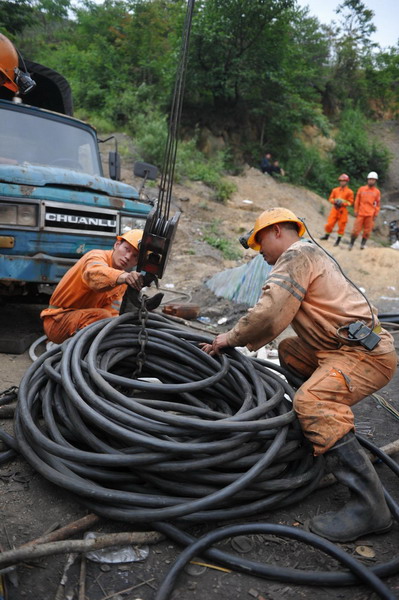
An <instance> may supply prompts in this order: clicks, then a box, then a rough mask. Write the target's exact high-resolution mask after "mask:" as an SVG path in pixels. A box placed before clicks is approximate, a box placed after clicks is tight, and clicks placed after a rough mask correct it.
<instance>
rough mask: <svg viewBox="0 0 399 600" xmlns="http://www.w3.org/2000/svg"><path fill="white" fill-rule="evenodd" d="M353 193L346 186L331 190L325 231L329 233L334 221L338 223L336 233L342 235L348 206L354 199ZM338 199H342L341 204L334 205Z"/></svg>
mask: <svg viewBox="0 0 399 600" xmlns="http://www.w3.org/2000/svg"><path fill="white" fill-rule="evenodd" d="M354 198H355V197H354V194H353V192H352V190H351V189H350V188H348V186H345V187H341V186H339V187H336V188H334V189H333V190H332V192H331V194H330V197H329V199H328V201H329V202H331V204H332V205H333V206H332V208H331V211H330V214H329V215H328V220H327V223H326V225H325V227H324V229H325V232H326V233H331V232H332V230H333V229H334V226H335V224H336V223H338V235H339V236H342V235H344V233H345V226H346V224H347V222H348V208H347V207H348V206H352V204H353V200H354ZM338 199H341V200H343V201H344V202H343V204H342V206H341V207H340V208H337V207H336V206H334V202H335V201H336V200H338Z"/></svg>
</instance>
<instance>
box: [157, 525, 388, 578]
mask: <svg viewBox="0 0 399 600" xmlns="http://www.w3.org/2000/svg"><path fill="white" fill-rule="evenodd" d="M153 527H154V528H155V529H156V530H157V531H159V532H161V533H163V534H164V535H165V536H167V537H168V538H169V539H171V540H173V541H174V542H176V543H177V544H180V545H181V546H189V545H190V544H193V543H194V542H196V541H197V539H196V538H195V537H194V536H192V535H190V534H189V533H187V532H186V531H183V530H181V529H179V528H178V527H176V526H175V525H172V524H171V523H164V522H162V523H160V522H156V523H153ZM204 556H205V557H206V558H207V559H209V560H212V561H215V562H216V563H217V564H219V565H222V566H223V567H226V568H229V569H232V570H235V571H239V572H241V573H244V574H246V575H253V576H257V577H263V578H264V579H270V580H274V581H280V582H282V583H293V584H299V585H311V586H312V585H313V586H346V585H356V584H357V583H359V582H358V579H357V578H356V577H355V576H354V575H352V574H351V573H346V572H338V571H310V570H306V571H303V570H301V569H297V568H295V569H294V568H292V567H278V566H275V565H268V564H264V563H258V562H256V561H253V560H249V559H247V558H245V557H243V556H235V555H234V554H229V553H228V552H224V551H223V550H219V549H218V548H211V549H208V550H206V551H204ZM370 569H371V571H373V573H374V574H375V575H377V577H390V576H391V575H395V574H396V573H397V572H398V571H399V558H398V557H396V558H394V559H392V560H390V561H389V562H386V563H381V564H380V565H375V566H371V567H370Z"/></svg>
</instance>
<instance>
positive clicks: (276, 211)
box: [248, 207, 306, 251]
mask: <svg viewBox="0 0 399 600" xmlns="http://www.w3.org/2000/svg"><path fill="white" fill-rule="evenodd" d="M284 222H294V223H297V224H298V235H299V236H303V234H304V233H305V231H306V228H305V225H304V224H303V223H302V221H300V220H299V219H298V217H297V216H296V215H294V213H293V212H292V211H290V210H288V208H282V207H278V208H270V209H269V210H265V211H264V212H263V213H262V214H261V215H259V217H258V218H257V219H256V221H255V226H254V229H253V232H252V233H251V235H250V236H249V238H248V246H249V247H250V248H252V250H257V251H259V250H260V244H259V243H258V242H257V240H256V236H257V234H258V233H259V231H261V230H262V229H265V228H266V227H269V225H274V224H275V223H284Z"/></svg>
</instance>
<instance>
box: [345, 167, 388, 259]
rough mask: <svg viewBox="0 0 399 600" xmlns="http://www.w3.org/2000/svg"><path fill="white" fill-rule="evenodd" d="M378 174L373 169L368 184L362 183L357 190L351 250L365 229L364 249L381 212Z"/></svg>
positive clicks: (368, 177) (361, 247) (362, 242)
mask: <svg viewBox="0 0 399 600" xmlns="http://www.w3.org/2000/svg"><path fill="white" fill-rule="evenodd" d="M377 181H378V174H377V173H376V172H375V171H371V172H370V173H369V174H368V175H367V185H362V187H360V188H359V189H358V190H357V194H356V200H355V206H354V208H355V217H356V221H355V224H354V226H353V230H352V235H351V243H350V246H349V250H352V248H353V246H354V243H355V241H356V238H357V236H358V235H359V233H360V232H361V231H362V230H363V237H362V241H361V244H360V250H364V247H365V245H366V242H367V240H368V239H369V237H370V234H371V232H372V231H373V227H374V220H375V218H376V216H377V215H378V213H379V212H380V202H381V193H380V190H379V189H378V188H377V187H376V184H377Z"/></svg>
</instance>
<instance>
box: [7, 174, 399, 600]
mask: <svg viewBox="0 0 399 600" xmlns="http://www.w3.org/2000/svg"><path fill="white" fill-rule="evenodd" d="M126 179H128V178H127V177H126ZM230 179H231V180H232V181H234V183H235V184H236V186H237V192H236V193H235V194H234V195H233V197H232V199H231V200H229V201H228V202H227V204H226V205H223V204H218V203H215V202H214V201H213V200H212V192H211V191H210V190H209V189H208V188H206V186H204V185H202V184H201V183H191V184H190V185H189V186H182V185H176V186H175V188H174V195H175V199H174V208H175V209H179V210H181V211H182V215H181V219H180V223H179V227H178V232H177V237H176V241H175V244H174V247H173V251H172V255H171V258H170V262H169V264H168V267H167V270H166V274H165V277H164V278H163V280H162V282H161V287H162V288H163V289H164V290H165V294H166V296H165V300H173V299H174V298H182V299H183V300H190V299H191V300H192V301H193V302H196V303H198V304H199V305H200V307H201V315H202V316H207V317H208V318H209V319H210V321H211V323H213V324H214V326H212V325H209V326H207V329H208V330H209V331H212V332H213V331H216V330H221V329H223V326H220V325H218V324H217V321H218V320H219V318H220V317H226V318H227V319H228V321H227V323H225V324H224V328H226V327H229V326H230V324H231V323H233V322H234V321H235V320H236V319H238V318H239V317H240V315H241V314H243V312H245V310H246V308H245V306H237V305H232V304H231V303H230V302H228V301H227V300H224V299H220V298H216V297H215V296H214V295H213V294H212V293H211V292H210V291H209V290H208V289H207V288H206V287H204V281H205V280H206V278H208V277H210V276H211V275H213V274H214V273H216V272H219V271H221V270H223V269H226V268H230V267H234V266H237V265H238V264H242V263H243V262H247V261H248V260H250V259H251V257H253V255H254V253H253V252H252V251H250V250H248V251H244V250H243V249H242V250H240V252H241V255H242V256H241V259H239V260H238V261H232V260H226V259H224V257H223V255H222V253H221V252H220V250H217V249H215V248H213V247H211V246H210V245H209V244H207V243H206V242H205V241H204V234H205V233H206V231H207V230H208V229H209V227H213V228H214V230H215V228H217V230H218V231H219V232H220V235H221V236H225V237H226V238H229V239H231V240H236V239H237V238H238V236H239V235H241V234H242V233H243V232H244V231H247V230H248V229H250V228H251V227H252V226H253V223H254V220H255V218H256V216H257V214H258V213H259V212H261V211H262V210H264V209H265V208H267V207H272V206H276V205H281V206H287V207H289V208H290V209H292V210H293V211H294V212H296V213H297V214H298V215H300V216H302V217H304V218H305V219H306V222H307V224H308V226H309V228H310V231H311V233H312V234H313V235H314V237H316V238H319V237H320V235H321V234H322V233H323V225H324V222H325V220H326V216H327V212H328V204H327V201H326V200H324V199H322V198H320V197H319V196H317V195H316V194H314V193H312V192H309V191H307V190H305V189H301V188H296V187H294V186H291V185H288V184H284V183H280V182H275V181H274V180H273V179H271V178H270V177H268V176H264V175H262V174H261V173H259V172H257V171H256V170H254V169H247V170H246V171H245V173H244V174H243V175H242V176H240V177H231V178H230ZM389 214H391V212H390V213H389ZM392 214H393V213H392ZM350 226H351V221H350V223H349V226H348V231H350ZM384 231H385V233H386V224H385V225H384V222H383V219H381V222H380V225H379V234H378V235H376V236H375V239H374V240H371V241H370V244H369V246H368V247H367V248H366V250H364V251H362V252H361V251H360V249H359V248H355V249H354V250H353V251H352V252H348V247H347V245H346V244H343V245H342V246H340V247H338V248H334V247H333V242H334V238H335V236H334V235H333V236H332V241H330V240H329V241H327V242H325V247H326V248H327V249H328V250H329V251H330V252H331V253H332V254H333V255H334V256H335V257H336V258H337V259H338V260H339V262H340V264H341V266H342V267H343V268H344V270H345V272H346V273H347V274H348V275H349V276H350V277H351V278H353V280H354V281H355V282H356V283H357V284H358V285H360V286H362V288H364V290H365V291H366V294H367V295H368V297H369V298H370V300H372V302H373V303H374V304H376V306H377V307H378V308H379V310H380V311H382V312H398V311H399V269H398V268H397V264H398V257H399V253H398V251H397V250H392V249H391V248H389V247H386V246H385V247H384V246H382V245H381V244H380V243H379V242H381V241H383V240H384V239H385V238H384V235H385V233H384ZM345 237H346V239H345V240H344V241H347V240H348V235H346V236H345ZM237 247H238V248H239V245H238V243H237ZM40 309H41V307H39V306H24V305H16V306H6V307H3V310H2V316H1V319H0V330H1V332H2V334H5V333H7V334H8V335H13V336H22V335H23V334H24V333H25V334H26V331H29V333H31V334H32V336H33V337H36V336H37V337H38V336H40V335H41V327H40V320H39V317H38V315H39V312H40ZM196 326H199V327H203V326H204V325H203V324H201V323H198V322H197V323H196ZM30 364H31V360H30V358H29V356H28V353H27V352H24V353H22V354H19V355H10V354H1V355H0V382H1V383H0V390H3V389H6V388H8V387H9V386H11V385H18V384H19V382H20V379H21V377H22V376H23V374H24V372H25V371H26V369H27V368H28V367H29V366H30ZM380 394H381V395H382V396H383V397H384V398H385V399H386V400H388V401H389V402H391V404H392V405H393V406H394V408H395V409H396V410H399V373H397V374H396V376H395V378H394V380H393V381H392V382H391V383H390V384H389V385H388V386H387V387H386V388H384V389H383V390H382V391H381V392H380ZM355 415H356V422H357V427H358V430H359V431H360V432H361V433H363V435H365V436H366V437H368V438H369V439H370V440H371V441H373V442H374V443H376V444H377V445H378V446H384V445H386V444H388V443H390V442H394V441H395V440H397V439H398V438H399V425H398V420H397V419H395V417H394V416H393V415H391V414H390V413H388V412H387V411H386V410H385V409H384V408H382V407H381V405H380V404H379V403H378V402H377V401H376V399H375V398H367V399H366V400H364V401H363V402H361V403H360V404H359V405H358V406H357V407H355ZM0 428H2V429H4V430H6V431H8V432H12V422H11V421H10V420H9V419H4V420H0ZM394 458H395V459H396V460H398V459H399V454H396V455H395V456H394ZM377 470H378V473H379V474H380V477H381V479H382V481H383V483H384V485H385V486H386V487H387V489H388V491H390V492H391V493H392V494H393V495H394V497H396V500H397V499H398V494H397V490H398V484H397V480H395V478H394V476H393V475H392V474H391V472H390V471H389V470H388V469H387V468H386V467H385V466H384V465H382V464H378V465H377ZM346 499H347V491H346V490H345V488H343V487H341V486H339V485H334V486H331V487H328V488H324V489H320V490H318V491H317V492H315V493H313V494H312V496H311V497H309V498H307V499H306V500H304V501H302V502H301V503H300V504H298V505H295V506H291V507H288V508H285V509H283V510H279V511H274V512H271V513H267V514H264V515H260V516H259V518H258V519H257V520H258V521H259V522H271V523H280V524H287V525H294V524H295V525H297V526H299V527H301V526H302V524H303V523H304V522H305V520H306V519H307V518H309V517H311V516H312V515H314V514H317V513H319V512H325V511H327V510H331V509H333V510H335V509H337V508H339V507H340V506H342V505H343V504H344V502H345V500H346ZM84 514H86V511H85V509H83V508H82V507H81V506H80V505H79V503H78V502H77V501H76V500H75V498H74V497H73V496H72V495H71V494H69V493H66V492H65V491H63V490H59V489H58V488H56V487H55V486H54V485H53V484H50V483H49V482H47V481H45V480H44V479H43V478H42V477H41V476H40V475H38V474H37V473H35V471H34V470H33V469H32V468H31V467H30V466H29V465H28V464H27V463H26V462H25V461H24V460H22V459H20V458H16V459H14V460H12V461H10V462H8V463H6V464H4V465H0V543H1V545H2V547H3V549H5V550H6V549H9V548H13V547H17V546H19V545H20V544H22V543H24V542H26V541H28V540H30V539H33V538H35V537H37V536H39V535H41V534H43V533H44V532H46V531H48V530H49V529H53V528H57V527H59V526H62V525H65V524H67V523H69V522H71V521H74V520H75V519H78V518H79V517H81V516H83V515H84ZM253 520H255V519H253ZM130 529H131V526H129V525H125V524H123V523H116V522H112V521H109V522H104V521H102V522H101V524H100V525H99V526H98V527H97V528H96V531H101V532H114V531H129V530H130ZM208 529H211V527H209V528H208V527H206V526H204V525H201V526H200V525H198V526H196V527H193V528H191V530H190V531H191V532H192V533H194V534H195V535H200V534H201V533H203V532H204V531H206V530H208ZM398 533H399V525H398V524H395V526H394V528H393V529H392V530H391V531H390V532H389V533H387V534H385V535H379V536H368V537H367V539H364V540H357V541H356V542H355V543H350V544H343V545H341V546H342V547H343V548H344V549H345V550H347V551H348V552H349V553H350V554H352V555H353V556H356V557H357V558H358V559H359V560H361V561H362V562H363V563H364V564H365V565H367V566H372V565H376V564H379V563H381V562H386V561H388V560H390V559H392V558H393V557H394V556H396V555H397V552H398ZM219 546H220V547H222V548H223V549H224V550H226V551H229V552H233V553H236V554H239V555H242V556H245V558H249V557H252V558H254V559H256V560H259V561H261V562H269V563H272V564H278V565H280V566H287V567H291V568H295V567H298V568H300V567H302V568H304V569H307V570H311V569H315V570H316V569H331V570H337V569H339V566H338V565H337V563H336V562H335V561H334V560H333V559H330V558H328V557H326V556H325V555H323V554H321V553H320V552H319V551H316V550H312V549H310V548H307V547H305V546H303V545H302V544H300V543H298V542H293V541H288V540H286V539H283V538H279V537H274V536H264V535H251V536H246V538H245V539H241V540H239V541H238V542H237V540H236V541H232V540H231V539H229V540H225V541H224V542H222V543H221V544H219ZM365 549H366V550H365ZM178 554H179V548H178V547H177V545H176V544H174V543H172V542H170V541H168V540H165V541H163V542H160V543H158V544H156V545H154V546H150V549H149V555H148V557H147V558H146V559H145V560H144V561H143V562H133V563H126V564H112V565H107V564H100V563H94V562H91V561H87V574H86V594H85V597H86V598H87V600H100V599H101V600H105V599H108V598H113V599H114V600H115V599H116V600H121V599H122V598H123V599H125V600H139V599H141V600H150V599H152V598H154V593H155V589H156V588H157V587H158V586H159V584H160V582H161V581H162V579H163V577H164V575H165V574H166V572H167V570H168V568H169V566H170V564H171V563H172V562H173V561H174V559H175V558H176V557H177V556H178ZM362 554H367V555H368V557H365V556H362ZM66 561H67V557H66V556H65V555H61V556H50V557H47V558H45V559H37V560H35V561H33V562H31V563H28V564H23V565H22V566H20V567H19V568H18V569H17V570H16V571H14V572H13V573H12V574H11V576H10V579H11V580H10V581H8V590H9V591H8V594H9V596H8V597H9V600H20V599H23V598H34V599H35V600H36V599H37V600H53V599H56V600H64V599H67V598H69V599H71V600H73V599H77V598H78V588H79V584H78V581H79V568H80V559H77V560H76V561H75V562H74V564H73V565H72V566H71V568H70V569H69V571H68V573H67V582H66V584H65V585H64V586H61V587H60V582H61V579H62V577H63V572H64V568H65V565H66ZM387 584H388V585H389V587H390V589H391V590H393V591H396V593H397V595H398V597H399V575H396V576H394V577H391V578H390V579H389V580H388V581H387ZM134 586H136V587H135V588H134ZM133 588H134V589H133ZM123 590H129V591H126V592H124V591H123ZM205 597H206V598H215V599H219V600H241V599H242V600H245V599H248V600H250V599H251V598H258V600H262V598H263V599H267V600H280V599H282V598H283V597H284V598H290V599H293V600H294V599H297V598H310V599H317V600H319V599H320V600H330V599H331V600H335V599H337V600H338V599H341V598H351V600H366V599H370V600H371V599H374V598H376V597H377V596H376V595H375V594H373V593H371V592H370V591H369V590H367V589H366V588H365V587H364V586H354V587H350V588H342V587H341V588H329V587H306V586H296V585H293V584H286V583H281V582H277V581H266V580H262V579H258V578H254V577H249V576H247V575H242V574H237V573H226V572H222V571H218V570H215V569H213V568H209V567H203V566H199V565H190V566H189V567H188V568H187V569H186V570H185V572H184V574H183V575H182V576H181V578H180V579H179V582H178V585H177V587H176V590H175V592H174V595H173V598H174V599H175V600H187V599H188V598H198V600H201V599H202V598H205ZM79 600H80V599H79Z"/></svg>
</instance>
